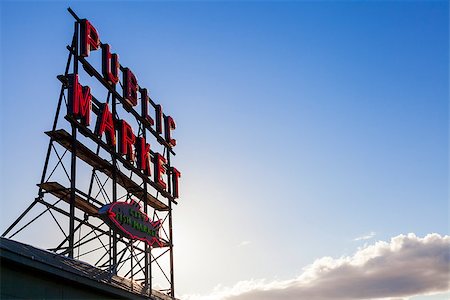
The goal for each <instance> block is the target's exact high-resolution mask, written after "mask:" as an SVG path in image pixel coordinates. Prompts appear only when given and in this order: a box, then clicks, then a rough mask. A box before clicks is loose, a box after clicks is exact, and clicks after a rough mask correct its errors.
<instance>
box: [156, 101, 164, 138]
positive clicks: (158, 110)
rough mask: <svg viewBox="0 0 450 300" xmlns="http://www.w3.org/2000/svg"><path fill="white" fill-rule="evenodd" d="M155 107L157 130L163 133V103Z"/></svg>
mask: <svg viewBox="0 0 450 300" xmlns="http://www.w3.org/2000/svg"><path fill="white" fill-rule="evenodd" d="M155 109H156V132H158V133H159V134H161V133H162V118H163V112H162V106H161V104H157V105H156V107H155Z"/></svg>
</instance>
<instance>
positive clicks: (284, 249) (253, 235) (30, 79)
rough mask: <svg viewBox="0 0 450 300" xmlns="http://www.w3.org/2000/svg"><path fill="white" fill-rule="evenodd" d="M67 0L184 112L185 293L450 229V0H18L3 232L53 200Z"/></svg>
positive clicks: (180, 274) (5, 51)
mask: <svg viewBox="0 0 450 300" xmlns="http://www.w3.org/2000/svg"><path fill="white" fill-rule="evenodd" d="M68 6H71V7H72V8H73V9H74V10H75V11H76V12H77V14H78V15H79V16H81V17H85V18H88V19H89V20H91V21H92V22H93V24H94V26H95V27H96V28H97V30H98V31H99V33H100V38H101V40H102V41H106V42H108V43H109V44H111V47H112V50H113V51H114V52H117V53H119V55H120V62H121V63H122V64H124V65H127V66H129V67H130V68H132V69H133V71H134V72H135V74H136V75H137V77H138V80H139V82H143V83H144V86H145V87H148V88H149V90H150V91H151V95H152V96H153V98H154V99H157V101H159V102H160V103H162V104H163V105H164V108H165V110H166V111H168V112H170V114H171V115H173V116H174V117H175V120H176V121H177V125H178V127H177V129H176V131H175V137H176V139H177V141H178V145H177V147H176V148H177V156H176V157H175V160H174V163H175V164H176V165H177V167H178V168H179V169H180V170H181V172H182V176H183V177H182V179H181V183H180V184H181V186H180V189H181V190H180V193H181V198H180V201H179V205H178V206H177V207H176V209H175V217H176V219H175V245H176V246H175V247H176V248H175V251H176V252H175V253H176V257H175V259H176V279H177V291H178V292H179V293H180V294H181V295H183V294H194V293H200V294H206V293H208V292H209V291H211V290H212V289H213V288H214V287H215V286H217V285H219V284H220V285H222V286H232V285H234V284H235V283H236V282H239V281H242V280H250V279H266V280H268V281H271V280H287V279H289V278H293V277H295V276H298V275H299V274H300V273H301V272H302V268H303V267H304V266H306V265H308V264H311V263H312V262H313V261H314V260H315V259H317V258H320V257H323V256H332V257H341V256H344V255H352V254H353V253H355V251H357V249H358V247H361V246H363V245H364V243H369V244H370V243H373V242H375V241H377V240H383V241H389V239H390V238H391V237H394V236H397V235H399V234H407V233H410V232H412V233H415V234H416V235H417V236H419V237H423V236H425V235H427V234H429V233H438V234H440V235H448V234H449V207H448V166H449V164H448V153H449V151H448V150H449V149H448V128H449V126H448V113H449V109H448V99H449V55H448V53H449V26H448V24H449V7H448V2H446V1H382V2H378V1H376V2H375V1H364V2H356V1H336V2H334V1H320V2H312V1H311V2H310V1H308V2H303V1H298V2H297V1H292V2H289V1H287V2H270V1H269V2H257V1H255V2H253V1H247V2H208V1H200V2H184V1H183V2H145V1H134V2H126V1H111V2H107V1H99V2H93V3H89V2H87V1H79V2H64V1H61V2H56V1H50V2H40V1H34V2H22V1H17V2H16V1H2V2H1V46H0V49H1V50H0V51H1V52H0V58H1V66H2V67H1V80H0V82H1V109H0V114H1V121H0V122H1V123H0V124H1V125H0V126H1V140H0V142H1V144H0V151H1V153H0V154H1V157H2V159H1V160H0V161H1V177H0V178H1V181H0V184H1V199H0V201H1V220H0V224H1V227H2V228H5V227H6V226H7V225H8V224H9V223H11V222H12V221H13V220H14V218H16V216H17V215H18V214H19V213H20V212H21V211H22V210H23V209H24V208H25V207H26V206H27V205H28V204H29V203H30V202H31V201H32V200H33V198H34V197H35V195H36V192H37V190H36V188H35V184H36V183H37V182H38V181H39V177H40V174H41V169H42V166H43V160H44V157H45V151H46V146H47V142H48V141H47V138H46V136H45V135H44V134H43V132H44V131H46V130H49V129H50V128H51V123H52V118H53V115H54V111H55V107H56V102H57V97H58V92H59V88H60V86H59V82H58V81H57V79H56V75H58V74H61V73H63V70H64V66H65V60H66V57H67V51H66V49H65V46H66V45H67V44H68V43H69V42H70V39H71V35H72V30H73V23H72V22H73V20H72V17H71V16H70V15H69V14H68V13H67V11H66V8H67V7H68ZM12 202H13V203H14V205H11V203H12ZM371 232H374V233H375V234H372V237H370V239H367V240H358V241H355V240H354V239H355V238H357V237H360V236H364V235H369V236H370V233H371ZM430 299H431V298H430Z"/></svg>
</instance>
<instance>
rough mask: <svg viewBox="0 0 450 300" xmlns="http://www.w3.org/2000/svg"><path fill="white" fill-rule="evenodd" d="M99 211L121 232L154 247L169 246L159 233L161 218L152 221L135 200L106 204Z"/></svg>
mask: <svg viewBox="0 0 450 300" xmlns="http://www.w3.org/2000/svg"><path fill="white" fill-rule="evenodd" d="M98 213H99V215H100V216H102V217H103V219H104V220H105V221H106V222H108V223H109V224H110V225H111V226H112V227H114V228H116V229H117V231H118V232H119V233H121V234H122V235H124V236H126V237H128V238H130V239H133V240H141V241H144V242H146V243H147V244H149V245H150V246H152V247H165V246H167V241H164V240H163V239H162V238H161V237H160V235H159V229H160V228H161V220H157V221H151V220H150V219H149V217H148V216H147V215H146V214H145V213H144V212H142V210H141V207H140V205H139V204H138V203H137V202H135V201H133V200H132V201H131V202H130V203H129V202H114V203H111V204H108V205H105V206H103V207H102V208H100V209H99V211H98Z"/></svg>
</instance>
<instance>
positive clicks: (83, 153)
mask: <svg viewBox="0 0 450 300" xmlns="http://www.w3.org/2000/svg"><path fill="white" fill-rule="evenodd" d="M82 133H83V132H82ZM46 134H47V135H48V136H49V137H51V138H52V139H53V140H54V141H56V142H57V143H59V144H60V145H61V146H63V147H64V148H66V149H67V150H69V151H71V150H72V141H73V138H72V136H71V135H70V134H69V133H68V132H67V131H65V130H64V129H59V130H55V131H48V132H46ZM75 144H76V146H75V147H76V149H77V151H75V153H76V155H77V157H78V158H80V159H81V160H83V161H84V162H86V163H87V164H89V165H90V166H92V167H93V168H94V169H96V170H98V171H100V172H102V173H104V174H105V175H107V176H108V177H110V178H113V173H114V171H115V172H116V178H117V183H118V184H120V185H121V186H122V187H123V188H124V189H125V190H127V192H129V193H131V194H132V195H134V196H135V197H137V198H138V199H141V200H142V199H144V200H145V201H146V203H147V204H148V205H150V206H151V207H153V208H154V209H156V210H160V211H167V210H169V207H168V206H167V205H166V204H164V203H163V202H161V201H159V200H158V199H156V198H155V197H154V196H152V195H150V194H149V193H148V192H147V193H146V192H145V190H144V189H143V188H142V187H141V186H139V185H138V184H137V183H136V182H134V181H133V180H132V179H130V178H129V177H127V176H126V175H125V174H123V173H122V172H121V171H119V170H117V169H116V170H114V169H115V168H114V166H113V165H112V164H110V163H109V162H108V161H106V160H105V159H103V158H101V157H99V156H97V155H96V154H95V153H94V152H93V151H91V150H90V149H89V148H87V147H86V146H85V145H83V144H82V143H80V142H79V141H75ZM152 183H153V182H152ZM169 201H170V200H169Z"/></svg>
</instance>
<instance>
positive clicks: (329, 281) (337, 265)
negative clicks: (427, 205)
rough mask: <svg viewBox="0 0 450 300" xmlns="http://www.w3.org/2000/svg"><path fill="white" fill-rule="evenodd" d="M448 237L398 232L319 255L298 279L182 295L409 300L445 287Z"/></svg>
mask: <svg viewBox="0 0 450 300" xmlns="http://www.w3.org/2000/svg"><path fill="white" fill-rule="evenodd" d="M449 250H450V236H441V235H439V234H429V235H427V236H425V237H423V238H420V237H417V236H416V235H415V234H413V233H410V234H408V235H399V236H396V237H393V238H392V239H391V240H390V241H389V242H383V241H379V242H376V243H374V244H372V245H370V246H366V247H363V248H360V249H358V250H357V251H356V252H355V254H354V255H353V256H346V257H341V258H332V257H322V258H320V259H317V260H316V261H314V262H313V263H312V264H311V265H309V266H307V267H305V268H304V269H303V273H302V274H300V276H298V277H297V278H294V279H291V280H284V281H267V280H249V281H241V282H238V283H237V284H236V285H234V286H233V287H222V286H218V287H216V288H215V289H214V290H213V291H212V292H211V293H210V294H208V295H189V296H184V297H183V299H186V300H256V299H258V300H275V299H288V300H294V299H311V300H318V299H322V300H325V299H348V300H350V299H408V298H409V297H412V296H418V295H425V294H433V293H442V292H448V291H450V251H449Z"/></svg>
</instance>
